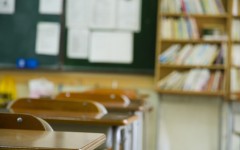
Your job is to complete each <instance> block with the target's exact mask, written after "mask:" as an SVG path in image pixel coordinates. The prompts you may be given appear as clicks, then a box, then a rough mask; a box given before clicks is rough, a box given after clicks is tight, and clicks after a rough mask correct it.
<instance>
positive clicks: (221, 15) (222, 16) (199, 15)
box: [160, 13, 228, 19]
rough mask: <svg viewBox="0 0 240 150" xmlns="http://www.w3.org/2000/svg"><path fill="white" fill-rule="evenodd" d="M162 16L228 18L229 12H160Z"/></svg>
mask: <svg viewBox="0 0 240 150" xmlns="http://www.w3.org/2000/svg"><path fill="white" fill-rule="evenodd" d="M160 16H162V17H193V18H214V19H216V18H227V17H228V15H227V14H217V15H212V14H174V13H162V14H160Z"/></svg>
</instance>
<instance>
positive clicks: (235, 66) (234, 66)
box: [231, 65, 240, 69]
mask: <svg viewBox="0 0 240 150" xmlns="http://www.w3.org/2000/svg"><path fill="white" fill-rule="evenodd" d="M231 67H233V68H238V69H240V66H237V65H231Z"/></svg>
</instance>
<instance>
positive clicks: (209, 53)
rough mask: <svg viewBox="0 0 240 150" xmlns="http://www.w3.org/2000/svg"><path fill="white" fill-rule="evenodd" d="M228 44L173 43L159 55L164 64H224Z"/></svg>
mask: <svg viewBox="0 0 240 150" xmlns="http://www.w3.org/2000/svg"><path fill="white" fill-rule="evenodd" d="M226 48H227V46H226V44H222V45H220V46H218V45H217V44H196V45H192V44H186V45H184V46H183V47H181V46H180V44H174V45H171V46H170V47H169V48H167V49H166V50H164V52H163V53H161V54H160V55H159V62H160V63H162V64H175V65H194V66H197V65H201V66H209V65H222V64H224V63H225V57H226V56H225V54H226Z"/></svg>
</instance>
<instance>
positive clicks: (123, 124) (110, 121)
mask: <svg viewBox="0 0 240 150" xmlns="http://www.w3.org/2000/svg"><path fill="white" fill-rule="evenodd" d="M107 109H108V111H109V112H110V113H108V114H106V115H104V116H101V117H98V118H95V117H91V116H86V115H81V114H79V113H71V112H68V113H66V112H57V113H54V112H51V111H49V112H47V111H45V112H43V111H39V110H38V109H36V110H33V109H17V111H15V112H16V113H27V114H31V115H34V116H37V117H40V118H42V119H44V120H46V121H47V122H48V123H50V125H55V124H58V123H60V124H71V125H77V126H79V128H81V127H83V126H92V125H94V126H95V128H98V127H99V128H100V127H102V126H106V127H110V128H111V129H112V132H113V134H112V138H113V140H112V146H113V147H112V149H113V150H119V149H120V147H119V144H120V141H121V142H123V148H124V141H126V139H123V138H125V136H126V135H125V134H126V133H127V132H128V131H127V130H128V126H131V129H133V128H134V125H133V123H134V122H135V121H136V120H137V119H140V118H139V115H138V116H137V115H136V113H135V112H144V111H146V110H149V109H150V107H148V106H146V105H145V104H144V103H143V101H138V100H136V101H131V103H130V104H129V105H128V106H127V107H122V106H117V105H114V106H111V107H107ZM120 112H121V113H120ZM123 112H124V113H123ZM54 128H55V127H54ZM83 130H84V129H83ZM60 131H61V130H60ZM63 131H65V129H64V130H63ZM78 131H81V130H78ZM131 132H132V131H131ZM135 132H136V133H137V132H138V131H135ZM140 132H141V131H140ZM56 133H58V132H56ZM58 134H64V132H59V133H58ZM67 135H69V133H67ZM139 135H140V136H142V135H141V134H139ZM131 138H132V137H131ZM138 138H139V137H138ZM131 140H132V141H131V142H133V139H131ZM141 142H142V141H141ZM135 143H136V141H135ZM137 144H139V143H137ZM128 148H129V147H128ZM130 149H131V150H138V149H139V148H138V147H133V146H131V148H130Z"/></svg>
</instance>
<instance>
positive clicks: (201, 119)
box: [159, 95, 221, 150]
mask: <svg viewBox="0 0 240 150" xmlns="http://www.w3.org/2000/svg"><path fill="white" fill-rule="evenodd" d="M159 98H160V107H159V108H160V115H159V119H160V121H161V123H160V128H161V125H162V127H164V129H163V130H162V131H163V132H161V133H160V134H162V133H163V134H165V136H162V138H161V139H160V140H161V141H162V140H164V141H165V143H166V141H168V142H169V145H168V147H169V148H165V149H164V148H162V149H161V146H160V148H159V149H160V150H218V149H219V146H218V141H219V115H220V113H219V109H220V102H221V99H220V98H213V97H202V96H174V95H171V96H170V95H163V96H160V97H159ZM161 129H162V128H161ZM164 130H165V131H164ZM163 138H165V139H163ZM161 141H159V142H161ZM162 144H164V143H162Z"/></svg>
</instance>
